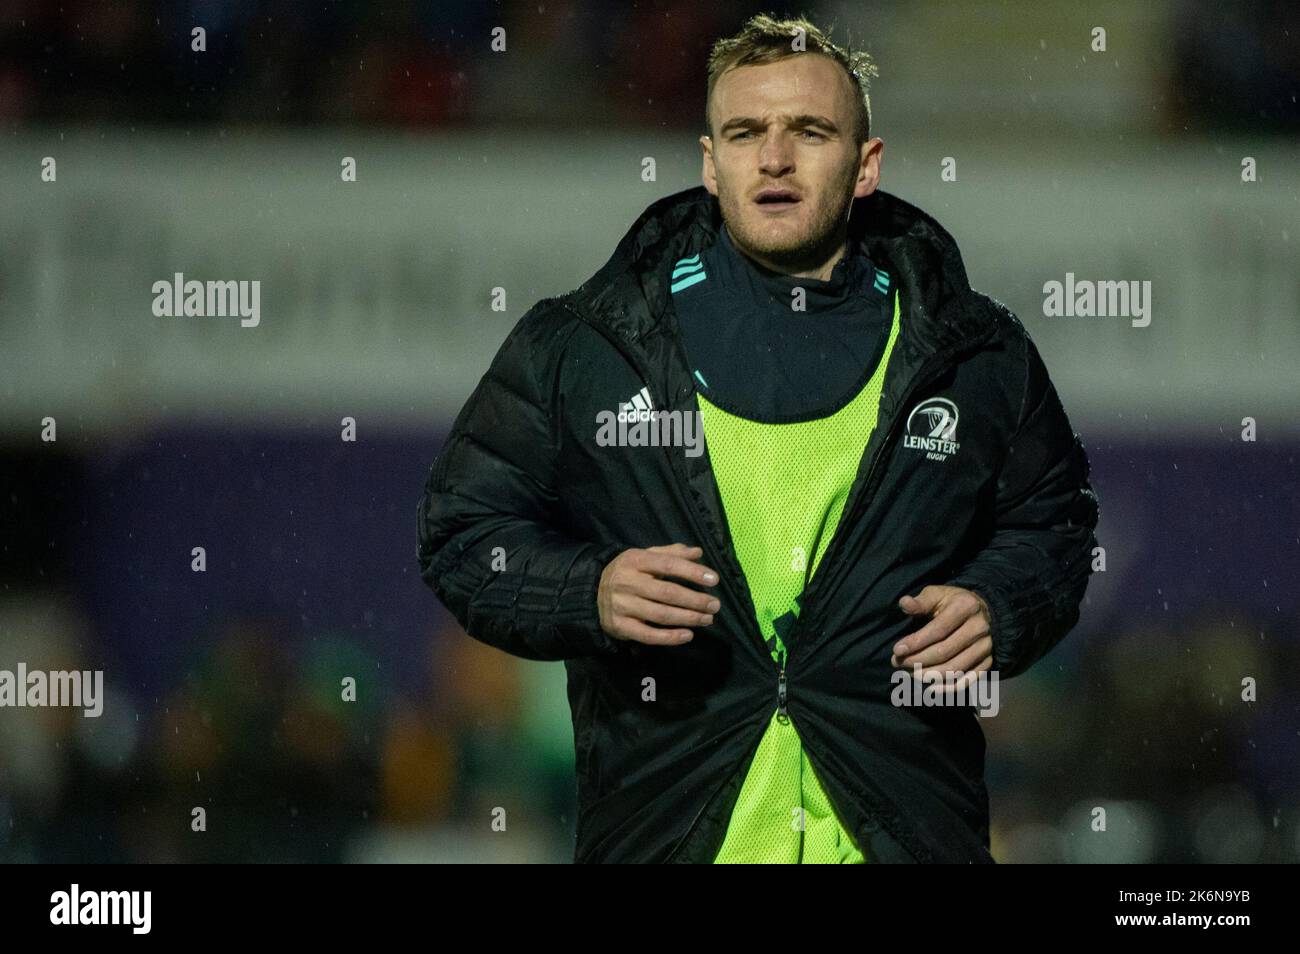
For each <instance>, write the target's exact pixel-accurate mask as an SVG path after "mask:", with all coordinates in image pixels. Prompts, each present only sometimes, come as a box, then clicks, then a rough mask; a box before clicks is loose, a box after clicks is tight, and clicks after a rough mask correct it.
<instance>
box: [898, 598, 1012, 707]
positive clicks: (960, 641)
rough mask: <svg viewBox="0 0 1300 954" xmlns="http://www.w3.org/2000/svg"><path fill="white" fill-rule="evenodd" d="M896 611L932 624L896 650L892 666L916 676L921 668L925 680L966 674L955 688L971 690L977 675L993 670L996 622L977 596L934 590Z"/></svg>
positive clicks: (901, 602)
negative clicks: (953, 672) (922, 617)
mask: <svg viewBox="0 0 1300 954" xmlns="http://www.w3.org/2000/svg"><path fill="white" fill-rule="evenodd" d="M898 605H899V606H900V607H901V608H902V610H903V612H905V613H908V614H917V613H920V614H926V615H932V616H933V617H934V618H933V619H932V620H930V622H928V623H926V624H925V625H924V626H923V627H921V628H920V629H919V630H917V631H916V632H915V633H912V634H911V635H910V636H905V637H903V639H901V640H899V641H898V643H896V644H895V646H894V654H893V655H892V656H891V657H890V659H889V661H890V662H891V663H892V664H893V665H895V666H902V667H904V668H906V669H907V670H908V671H909V672H913V671H914V669H913V667H914V666H915V665H916V664H917V663H920V664H921V675H922V676H923V677H924V676H926V675H928V674H929V673H930V672H932V671H937V672H939V673H940V674H943V673H946V672H948V671H951V670H957V671H959V672H962V673H964V675H963V676H962V677H961V679H960V681H959V682H958V683H957V686H963V685H966V686H968V685H970V684H971V683H972V682H974V681H975V677H976V674H978V673H981V672H983V671H985V670H986V669H989V668H990V667H992V665H993V637H992V636H991V635H990V634H989V627H990V626H991V625H992V624H993V620H992V618H991V617H990V615H989V608H988V604H987V603H985V602H984V600H982V599H981V598H980V597H979V596H978V595H976V594H975V593H973V592H971V591H970V590H967V589H962V588H961V587H960V586H939V585H931V586H927V587H923V588H922V590H921V592H920V593H919V594H917V595H916V596H904V597H902V599H900V600H899V601H898ZM945 681H946V680H945Z"/></svg>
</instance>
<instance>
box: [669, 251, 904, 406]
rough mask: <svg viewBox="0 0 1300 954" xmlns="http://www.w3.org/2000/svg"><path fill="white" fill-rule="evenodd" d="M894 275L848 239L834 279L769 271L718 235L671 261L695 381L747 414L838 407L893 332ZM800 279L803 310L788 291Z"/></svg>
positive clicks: (717, 400) (674, 297)
mask: <svg viewBox="0 0 1300 954" xmlns="http://www.w3.org/2000/svg"><path fill="white" fill-rule="evenodd" d="M889 283H890V277H889V276H888V275H887V274H886V273H885V272H884V271H883V270H881V269H878V268H876V267H875V266H874V265H873V263H872V262H871V260H870V259H869V258H868V257H867V256H866V255H864V254H862V252H861V251H860V250H858V249H856V248H854V243H852V242H850V243H849V250H848V251H847V252H846V253H845V255H844V256H843V257H842V258H841V259H840V260H839V261H838V262H836V263H835V267H834V268H833V269H832V271H831V277H830V279H829V280H828V281H819V280H817V279H813V278H795V277H793V276H790V275H784V274H782V273H780V272H773V271H771V270H770V269H768V268H765V267H764V266H762V265H760V264H758V263H757V262H755V261H753V260H752V259H750V258H749V257H748V256H746V255H745V254H744V253H742V252H740V251H739V250H738V249H737V248H736V247H735V245H734V244H733V243H732V241H731V237H730V235H729V234H728V232H727V228H726V226H725V225H724V226H723V227H722V228H721V229H720V230H719V234H718V240H717V241H716V242H714V243H713V244H712V245H711V246H709V247H708V248H706V249H704V250H703V251H701V252H700V253H699V255H698V256H692V257H691V258H689V259H683V260H682V261H680V262H678V263H677V264H676V266H675V267H674V269H673V280H672V294H671V295H670V300H671V303H672V308H673V310H674V312H675V313H676V315H677V323H678V326H679V328H680V329H681V334H682V342H683V345H684V348H685V351H686V355H687V358H688V360H689V361H690V367H691V371H692V373H693V375H694V378H695V386H696V388H697V389H698V390H699V392H700V393H701V394H703V395H704V396H705V397H706V398H707V399H708V400H709V401H710V402H712V403H713V404H715V405H717V406H718V407H721V408H722V409H724V410H726V411H729V412H730V413H732V414H737V415H739V416H741V417H746V418H750V419H752V420H758V421H768V422H772V423H779V422H789V421H797V420H812V419H814V418H818V417H825V416H826V415H828V414H832V413H834V412H835V411H837V410H839V409H840V408H841V407H843V406H844V405H845V404H847V403H848V402H849V400H851V399H852V398H853V397H854V395H856V394H857V393H858V391H859V390H861V389H862V387H863V386H864V385H865V384H866V382H867V380H868V378H869V377H870V376H871V374H872V372H873V371H874V370H875V368H876V365H877V364H878V363H879V360H880V357H881V355H882V354H883V352H884V347H885V343H886V341H887V340H888V336H889V328H890V325H891V319H892V317H893V315H892V314H891V313H890V311H889ZM795 288H803V289H804V291H805V305H804V307H805V308H806V310H805V311H796V310H795V309H794V307H793V304H792V303H793V302H794V298H793V296H792V294H791V291H792V290H793V289H795Z"/></svg>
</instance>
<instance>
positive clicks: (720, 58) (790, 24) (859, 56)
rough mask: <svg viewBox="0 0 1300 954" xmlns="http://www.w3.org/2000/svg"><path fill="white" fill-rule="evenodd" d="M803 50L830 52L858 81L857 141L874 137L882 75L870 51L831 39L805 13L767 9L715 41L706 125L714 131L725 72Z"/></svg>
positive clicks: (856, 100)
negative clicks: (713, 114)
mask: <svg viewBox="0 0 1300 954" xmlns="http://www.w3.org/2000/svg"><path fill="white" fill-rule="evenodd" d="M800 31H802V32H803V35H804V40H805V42H804V46H805V49H804V50H796V49H794V48H793V42H792V41H793V39H794V38H795V37H796V36H797V35H798V34H799V32H800ZM804 53H820V54H822V55H824V56H829V57H830V58H831V59H832V60H834V61H835V62H836V63H838V64H839V65H840V68H841V69H843V70H844V73H845V75H847V76H848V77H849V79H850V80H851V81H852V82H853V83H854V84H856V87H857V90H858V95H857V96H855V97H854V98H853V99H854V103H855V104H856V107H857V109H856V113H857V117H856V119H857V122H856V123H855V124H854V129H853V137H854V140H855V144H856V145H858V146H861V145H862V144H863V143H864V142H866V141H867V140H868V139H870V138H871V96H870V82H871V79H872V78H873V77H876V76H878V75H879V72H880V71H879V70H878V69H876V65H875V64H874V63H873V62H872V60H871V54H869V53H867V52H866V51H863V50H852V49H850V48H847V47H842V46H838V45H836V44H835V43H833V42H831V39H830V36H829V35H828V34H827V33H826V32H825V31H823V30H821V29H819V28H818V27H817V26H815V25H813V23H811V22H810V21H809V20H808V19H807V18H805V17H793V18H790V19H785V20H777V19H775V18H774V17H771V16H769V15H768V14H766V13H759V14H756V15H754V16H752V17H750V18H749V19H748V20H747V21H746V22H745V25H744V26H743V27H741V28H740V32H739V33H737V34H736V35H735V36H730V37H726V38H724V39H721V40H718V41H717V42H716V43H714V44H713V49H712V50H710V52H709V88H708V95H707V96H706V97H705V101H704V128H705V131H706V133H707V134H709V135H712V128H711V127H710V125H709V122H710V120H709V108H710V106H711V104H712V103H713V87H714V86H716V85H717V83H718V80H719V79H720V78H721V77H722V74H723V73H726V72H727V71H728V70H734V69H736V68H737V67H741V66H752V65H757V64H763V63H775V62H777V61H779V60H783V59H786V58H787V57H790V56H800V55H802V54H804Z"/></svg>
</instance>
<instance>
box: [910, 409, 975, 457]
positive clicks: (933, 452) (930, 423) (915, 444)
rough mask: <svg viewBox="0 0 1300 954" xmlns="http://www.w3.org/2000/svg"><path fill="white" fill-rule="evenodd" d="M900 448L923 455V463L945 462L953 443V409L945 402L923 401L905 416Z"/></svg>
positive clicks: (955, 427)
mask: <svg viewBox="0 0 1300 954" xmlns="http://www.w3.org/2000/svg"><path fill="white" fill-rule="evenodd" d="M903 446H904V447H912V448H915V449H917V450H923V451H925V459H926V460H947V459H948V456H949V455H950V454H955V453H957V448H959V447H961V445H960V444H958V443H957V405H956V404H953V403H952V401H949V400H948V399H947V398H941V397H933V398H926V399H925V400H924V401H922V402H921V403H920V404H918V405H917V406H916V407H914V408H912V413H911V414H909V415H908V416H907V434H906V436H905V437H904V438H903Z"/></svg>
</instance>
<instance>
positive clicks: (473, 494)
mask: <svg viewBox="0 0 1300 954" xmlns="http://www.w3.org/2000/svg"><path fill="white" fill-rule="evenodd" d="M546 304H547V302H545V301H543V302H541V303H539V304H537V305H535V306H534V307H533V308H532V309H531V310H530V311H529V312H528V314H526V315H524V317H523V318H521V319H520V321H519V323H518V324H517V325H516V326H515V328H514V330H513V331H512V332H511V333H510V335H509V337H507V338H506V340H505V342H504V343H503V344H502V345H501V348H500V350H499V351H498V352H497V354H496V357H495V358H493V361H492V364H491V366H490V367H489V368H488V371H487V373H486V374H485V375H484V376H483V378H482V380H481V381H480V382H479V384H478V386H477V387H476V388H475V390H474V392H473V394H471V395H470V398H469V400H468V402H466V404H465V406H464V407H463V408H462V409H461V412H460V414H459V415H458V416H457V418H456V421H455V423H454V424H453V425H452V429H451V433H450V434H449V436H448V438H447V441H446V443H445V444H444V445H443V448H442V450H441V452H440V453H439V454H438V456H437V459H436V460H435V461H434V463H433V466H432V467H431V469H430V472H429V477H428V479H427V481H426V483H425V487H424V493H423V495H422V496H421V498H420V501H419V505H418V507H417V514H418V519H419V537H418V544H417V547H416V555H417V558H418V560H419V566H420V575H421V577H422V578H423V579H424V581H425V583H427V584H428V585H429V587H430V588H432V589H433V591H434V592H435V593H436V594H437V595H438V597H439V599H441V600H442V602H443V603H444V604H445V605H446V606H447V608H448V609H449V610H450V611H451V613H452V615H453V616H455V617H456V620H457V621H458V622H459V623H460V624H461V626H462V627H463V628H464V629H465V631H466V632H467V633H468V634H469V635H470V636H472V637H474V638H475V639H478V640H480V641H482V642H484V643H487V644H488V645H491V646H495V647H497V648H498V649H502V650H504V651H505V652H508V653H511V654H513V655H516V656H521V657H523V658H526V659H538V660H553V659H566V658H572V657H578V656H584V655H600V654H609V653H617V652H620V651H621V649H622V643H621V642H620V641H618V640H615V639H613V638H611V637H610V636H609V635H608V634H606V633H605V631H604V630H603V629H602V628H601V626H600V618H599V614H598V611H597V608H596V591H597V589H598V587H599V583H600V575H601V572H602V571H603V570H604V567H605V564H606V563H608V562H609V561H610V560H611V559H613V557H614V556H615V555H616V554H618V553H619V552H620V551H621V550H622V549H624V548H623V547H622V546H620V545H617V544H613V543H605V544H596V543H592V542H589V541H583V540H575V539H572V538H570V537H569V536H567V535H565V534H564V533H563V532H561V531H560V530H559V529H557V528H556V526H555V525H554V524H555V517H556V513H557V497H556V493H555V482H556V479H557V473H556V444H555V440H554V436H555V429H554V428H553V427H552V424H551V421H552V420H553V415H554V414H555V413H556V410H557V409H556V408H554V407H551V406H550V405H549V398H548V396H549V395H551V394H553V393H554V391H553V390H552V389H551V388H549V387H547V388H543V387H541V385H540V382H539V381H538V377H537V370H538V369H537V367H536V364H537V363H538V362H539V361H540V360H541V359H542V357H543V354H544V351H545V349H546V348H547V347H548V346H550V347H553V342H554V341H555V338H554V336H553V335H542V334H539V333H537V332H533V333H532V334H530V333H529V331H528V329H529V328H530V327H537V326H540V324H541V318H542V312H541V309H543V308H544V307H545V306H546ZM534 319H536V324H532V320H534ZM536 339H542V340H536ZM534 356H537V357H536V358H535V357H534ZM592 426H593V427H594V426H595V423H594V422H593V425H592Z"/></svg>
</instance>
